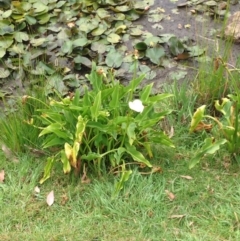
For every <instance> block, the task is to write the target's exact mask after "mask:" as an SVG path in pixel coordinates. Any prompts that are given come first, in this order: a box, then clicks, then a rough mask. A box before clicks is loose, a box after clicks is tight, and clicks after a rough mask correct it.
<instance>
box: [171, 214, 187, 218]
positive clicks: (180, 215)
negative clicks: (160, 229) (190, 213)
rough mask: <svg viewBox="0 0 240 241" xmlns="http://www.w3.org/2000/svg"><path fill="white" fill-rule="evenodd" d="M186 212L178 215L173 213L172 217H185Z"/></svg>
mask: <svg viewBox="0 0 240 241" xmlns="http://www.w3.org/2000/svg"><path fill="white" fill-rule="evenodd" d="M185 216H186V215H185V214H178V215H171V216H170V218H183V217H185Z"/></svg>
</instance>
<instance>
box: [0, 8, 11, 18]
mask: <svg viewBox="0 0 240 241" xmlns="http://www.w3.org/2000/svg"><path fill="white" fill-rule="evenodd" d="M11 15H12V10H11V9H10V10H7V11H5V12H4V13H3V14H2V17H3V18H8V17H10V16H11Z"/></svg>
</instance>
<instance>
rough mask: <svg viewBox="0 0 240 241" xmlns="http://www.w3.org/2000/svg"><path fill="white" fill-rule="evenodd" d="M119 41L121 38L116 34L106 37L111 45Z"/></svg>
mask: <svg viewBox="0 0 240 241" xmlns="http://www.w3.org/2000/svg"><path fill="white" fill-rule="evenodd" d="M120 40H121V37H120V36H119V35H118V34H116V33H111V34H109V35H108V36H107V41H108V42H109V43H111V44H116V43H119V42H120Z"/></svg>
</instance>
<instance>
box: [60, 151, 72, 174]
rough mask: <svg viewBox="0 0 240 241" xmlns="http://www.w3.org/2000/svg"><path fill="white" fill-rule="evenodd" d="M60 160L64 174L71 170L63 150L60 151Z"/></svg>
mask: <svg viewBox="0 0 240 241" xmlns="http://www.w3.org/2000/svg"><path fill="white" fill-rule="evenodd" d="M61 161H62V163H63V172H64V174H67V173H69V172H70V171H71V165H70V162H69V160H68V158H67V156H66V153H65V151H64V150H62V151H61Z"/></svg>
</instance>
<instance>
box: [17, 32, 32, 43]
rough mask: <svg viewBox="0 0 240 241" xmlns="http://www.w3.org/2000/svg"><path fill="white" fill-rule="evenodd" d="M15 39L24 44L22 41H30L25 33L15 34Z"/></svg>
mask: <svg viewBox="0 0 240 241" xmlns="http://www.w3.org/2000/svg"><path fill="white" fill-rule="evenodd" d="M14 38H15V39H16V41H17V42H19V43H22V41H28V40H29V37H28V34H27V33H25V32H15V33H14Z"/></svg>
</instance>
